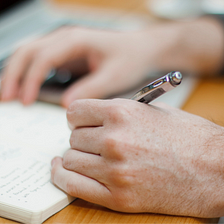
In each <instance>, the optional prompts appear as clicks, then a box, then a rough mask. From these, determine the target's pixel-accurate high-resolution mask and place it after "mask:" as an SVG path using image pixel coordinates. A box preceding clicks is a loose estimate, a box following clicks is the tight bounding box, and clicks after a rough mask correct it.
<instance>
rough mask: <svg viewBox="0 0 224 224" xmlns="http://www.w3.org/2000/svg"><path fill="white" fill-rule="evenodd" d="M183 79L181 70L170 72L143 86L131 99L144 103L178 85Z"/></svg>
mask: <svg viewBox="0 0 224 224" xmlns="http://www.w3.org/2000/svg"><path fill="white" fill-rule="evenodd" d="M181 81H182V75H181V73H180V72H176V71H175V72H170V73H168V74H167V75H165V76H163V77H161V78H159V79H157V80H155V81H154V82H152V83H150V84H148V85H147V86H145V87H144V88H142V89H141V90H140V91H138V92H137V93H136V94H135V95H134V96H133V97H132V98H131V99H132V100H137V101H139V102H142V103H149V102H151V101H153V100H154V99H156V98H158V97H159V96H161V95H163V94H164V93H166V92H168V91H170V90H172V89H173V88H175V87H176V86H178V85H179V84H180V83H181Z"/></svg>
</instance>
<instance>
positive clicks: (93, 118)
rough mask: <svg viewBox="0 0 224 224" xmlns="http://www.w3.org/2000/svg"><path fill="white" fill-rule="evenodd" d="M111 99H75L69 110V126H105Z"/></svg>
mask: <svg viewBox="0 0 224 224" xmlns="http://www.w3.org/2000/svg"><path fill="white" fill-rule="evenodd" d="M109 101H110V100H97V99H83V100H75V101H73V103H72V104H71V105H70V106H69V108H68V110H67V119H68V123H69V127H70V128H71V129H72V130H74V129H76V128H79V127H97V126H103V125H104V122H105V119H106V118H107V116H108V115H107V111H108V109H107V106H108V104H109Z"/></svg>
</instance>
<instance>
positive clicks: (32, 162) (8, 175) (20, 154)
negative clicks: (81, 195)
mask: <svg viewBox="0 0 224 224" xmlns="http://www.w3.org/2000/svg"><path fill="white" fill-rule="evenodd" d="M69 137H70V130H69V129H68V127H67V121H66V113H65V110H64V109H62V108H59V107H57V106H48V105H45V104H42V103H36V104H34V105H33V106H31V107H23V106H22V105H21V104H19V103H17V102H13V103H4V104H3V103H0V199H1V200H0V203H1V204H2V203H4V204H8V205H13V206H15V207H18V209H19V208H20V209H27V210H34V211H38V210H44V208H43V207H45V208H47V207H49V206H51V205H52V204H54V203H57V202H58V201H60V200H62V199H63V198H65V197H67V195H66V194H65V193H64V192H62V191H60V190H59V189H57V188H56V187H55V186H54V185H53V184H52V183H51V180H50V168H51V167H50V162H51V160H52V158H53V157H54V156H56V155H59V156H60V155H63V153H64V152H65V151H66V150H67V149H68V148H69ZM43 202H44V203H43Z"/></svg>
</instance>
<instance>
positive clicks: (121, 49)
mask: <svg viewBox="0 0 224 224" xmlns="http://www.w3.org/2000/svg"><path fill="white" fill-rule="evenodd" d="M145 39H146V37H144V35H143V34H142V32H134V33H118V32H109V31H108V32H106V31H97V30H90V29H84V28H76V27H65V28H61V29H59V30H58V31H55V32H53V33H52V34H49V35H48V36H46V37H43V38H41V39H39V40H36V41H34V42H31V43H29V44H27V45H24V46H23V47H20V48H19V49H18V50H17V51H16V52H15V54H14V55H13V56H12V57H11V58H10V59H9V61H8V66H7V68H6V69H5V71H4V74H3V81H2V93H1V95H2V96H1V100H3V101H8V100H12V99H14V98H17V97H19V98H20V100H21V101H22V103H23V104H30V103H32V102H33V101H34V100H35V99H36V98H37V96H38V93H39V89H40V86H41V84H42V83H43V81H44V80H45V79H46V75H47V74H48V73H49V71H50V70H51V69H52V68H60V67H62V66H65V65H67V64H69V65H71V64H75V62H77V60H78V61H80V60H84V61H85V62H86V64H87V70H88V74H87V75H86V76H84V77H83V78H81V79H80V80H79V81H77V82H76V83H74V84H73V85H72V86H71V87H70V88H69V89H68V90H67V91H66V92H65V93H64V95H63V97H62V100H61V103H62V105H63V106H65V107H68V105H69V104H70V103H71V102H72V101H73V100H75V99H80V98H104V97H107V96H108V95H112V94H116V93H118V92H120V91H124V90H127V89H128V88H131V87H133V86H135V85H136V84H138V83H139V82H141V81H142V79H143V78H144V77H145V75H146V73H147V72H148V69H149V67H150V64H149V62H148V57H146V54H148V53H149V52H150V54H151V53H152V52H153V50H152V49H150V51H148V50H147V49H146V44H145V43H147V41H145ZM154 56H155V55H154Z"/></svg>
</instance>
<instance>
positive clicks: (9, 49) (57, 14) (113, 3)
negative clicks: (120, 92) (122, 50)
mask: <svg viewBox="0 0 224 224" xmlns="http://www.w3.org/2000/svg"><path fill="white" fill-rule="evenodd" d="M222 13H224V0H1V1H0V71H1V70H2V68H3V67H4V66H5V63H4V60H5V59H6V58H7V57H9V56H10V54H12V53H13V52H14V51H15V49H16V48H17V47H18V46H20V45H21V44H23V43H25V42H27V41H30V40H32V39H34V38H37V37H40V36H42V35H45V34H47V33H49V32H51V31H53V30H55V29H58V28H59V27H61V26H63V25H75V26H84V27H90V28H97V29H106V30H117V31H127V32H129V31H133V30H140V29H144V28H146V27H148V26H150V25H151V24H152V23H158V22H161V21H164V20H189V19H192V18H195V17H198V16H201V15H204V14H222ZM65 72H66V74H65ZM72 81H73V80H71V74H69V72H68V71H63V74H62V71H55V70H52V71H51V74H49V76H48V79H47V84H50V85H52V83H53V85H55V83H56V86H57V88H58V87H62V88H64V87H67V86H68V85H69V84H70V83H71V82H72ZM45 85H46V84H45ZM44 89H45V88H44V86H43V88H42V93H43V92H44V94H40V99H43V100H46V99H47V101H51V102H57V101H58V95H57V94H56V93H54V94H52V92H53V89H52V88H51V90H50V94H48V92H49V91H45V90H46V89H45V90H44ZM47 94H48V95H49V96H47ZM49 97H50V98H49ZM52 97H53V98H52Z"/></svg>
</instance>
